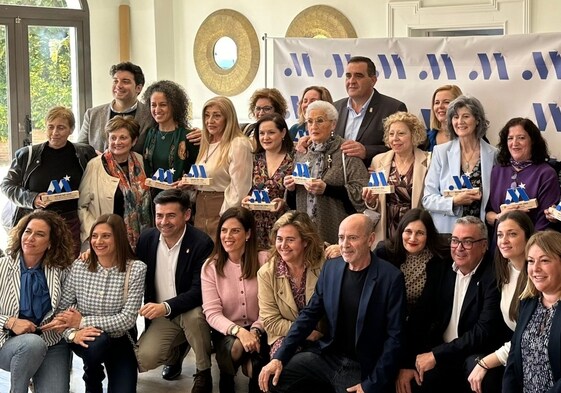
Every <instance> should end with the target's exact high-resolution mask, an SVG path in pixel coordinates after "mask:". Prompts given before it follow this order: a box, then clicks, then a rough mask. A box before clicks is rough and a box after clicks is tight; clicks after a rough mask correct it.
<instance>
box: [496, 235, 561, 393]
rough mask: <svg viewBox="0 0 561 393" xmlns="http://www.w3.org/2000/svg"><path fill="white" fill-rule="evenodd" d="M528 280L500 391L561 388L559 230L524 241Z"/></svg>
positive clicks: (560, 389) (555, 389) (560, 250)
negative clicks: (526, 242) (525, 242)
mask: <svg viewBox="0 0 561 393" xmlns="http://www.w3.org/2000/svg"><path fill="white" fill-rule="evenodd" d="M526 259H527V261H528V281H527V284H526V288H525V289H524V291H523V292H522V295H521V299H522V302H521V305H520V315H519V317H518V322H517V324H516V330H515V331H514V335H513V337H512V344H511V349H510V353H509V355H508V361H507V364H506V369H505V374H504V378H503V392H505V393H506V392H508V393H516V392H521V393H522V392H524V393H526V392H536V393H537V392H551V393H553V392H561V311H559V312H558V311H557V309H558V305H559V300H560V299H561V233H559V232H554V231H545V232H537V233H535V234H534V235H533V236H532V237H531V238H530V240H528V244H527V245H526Z"/></svg>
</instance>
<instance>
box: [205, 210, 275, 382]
mask: <svg viewBox="0 0 561 393" xmlns="http://www.w3.org/2000/svg"><path fill="white" fill-rule="evenodd" d="M255 233H256V232H255V220H254V218H253V214H251V212H250V211H249V210H247V209H246V208H243V207H232V208H230V209H228V210H226V211H225V212H224V214H222V216H221V217H220V221H219V222H218V230H217V232H216V239H215V242H214V250H213V252H212V254H211V256H210V258H209V259H208V260H207V261H206V262H205V264H204V265H203V269H202V272H201V287H202V292H203V312H204V314H205V316H206V319H207V321H208V324H209V325H210V326H211V327H212V329H213V330H214V332H213V337H212V339H213V341H214V347H215V349H216V362H217V363H218V368H219V369H220V385H219V387H220V393H227V392H234V391H235V390H234V375H235V374H236V371H237V369H238V367H239V366H240V365H241V366H242V370H243V372H244V373H245V374H246V375H247V376H248V377H249V378H250V380H249V393H257V392H260V390H259V387H258V385H257V377H258V375H259V372H260V371H261V367H262V366H263V365H264V364H265V362H266V361H267V360H268V352H269V349H268V346H267V338H266V335H265V334H264V332H263V324H262V323H261V320H260V319H259V306H258V301H257V271H258V270H259V267H260V265H262V264H263V263H264V262H265V260H266V259H267V253H266V252H260V253H258V252H257V239H256V236H255Z"/></svg>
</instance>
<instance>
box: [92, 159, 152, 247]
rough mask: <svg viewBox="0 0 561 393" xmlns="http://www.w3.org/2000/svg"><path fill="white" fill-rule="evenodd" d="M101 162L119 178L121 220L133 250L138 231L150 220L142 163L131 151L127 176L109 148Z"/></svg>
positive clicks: (149, 204)
mask: <svg viewBox="0 0 561 393" xmlns="http://www.w3.org/2000/svg"><path fill="white" fill-rule="evenodd" d="M102 162H103V166H104V167H105V170H106V171H107V173H108V174H109V175H110V176H113V177H116V178H118V179H119V189H120V190H121V192H122V193H123V198H124V200H125V213H124V216H123V220H124V221H125V227H126V228H127V237H128V240H129V243H130V245H131V247H132V249H133V250H134V249H135V248H136V242H137V241H138V237H139V236H140V232H142V230H143V229H144V228H147V227H148V226H150V222H151V221H152V217H151V214H152V210H151V208H152V207H151V198H150V188H149V187H148V186H146V185H145V184H144V181H145V180H146V174H145V173H144V170H143V169H142V164H141V163H140V161H139V160H138V159H137V157H136V155H135V154H134V153H132V152H131V153H129V158H128V177H127V174H126V173H125V172H124V171H123V168H121V166H120V165H119V163H118V162H117V160H115V158H114V157H113V154H112V153H111V152H110V151H109V150H106V151H105V153H103V159H102Z"/></svg>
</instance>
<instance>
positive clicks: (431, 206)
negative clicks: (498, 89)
mask: <svg viewBox="0 0 561 393" xmlns="http://www.w3.org/2000/svg"><path fill="white" fill-rule="evenodd" d="M446 117H447V119H448V129H449V132H450V136H451V138H452V140H451V141H450V142H447V143H444V144H442V145H437V146H435V147H434V150H433V153H432V158H431V164H430V167H429V171H428V174H427V177H426V179H425V191H424V195H423V206H424V207H425V209H427V210H428V211H429V212H430V214H431V216H432V218H433V220H434V224H435V225H436V229H438V231H439V232H440V233H452V228H453V227H454V223H455V222H456V219H457V218H459V217H464V216H468V215H472V216H476V217H479V218H481V220H483V221H485V206H486V205H487V201H488V200H489V191H490V187H491V182H490V179H491V170H492V169H493V165H495V164H496V155H497V149H496V148H494V147H493V146H491V145H490V144H488V143H487V142H485V141H484V140H483V137H484V136H485V133H486V132H487V129H488V127H489V121H488V120H487V118H486V117H485V111H484V110H483V106H482V105H481V102H479V100H478V99H477V98H475V97H468V96H460V97H458V98H456V99H455V100H454V101H452V102H451V103H450V106H449V107H448V112H447V114H446ZM454 176H457V178H456V180H457V181H459V182H460V184H461V185H462V186H463V187H465V185H466V181H465V178H467V179H469V182H470V183H471V185H472V187H473V188H478V190H476V189H474V190H466V191H464V192H461V193H457V194H455V195H453V196H444V195H443V192H444V191H446V190H449V189H450V187H452V188H453V189H457V184H456V182H455V181H454ZM463 176H465V177H463Z"/></svg>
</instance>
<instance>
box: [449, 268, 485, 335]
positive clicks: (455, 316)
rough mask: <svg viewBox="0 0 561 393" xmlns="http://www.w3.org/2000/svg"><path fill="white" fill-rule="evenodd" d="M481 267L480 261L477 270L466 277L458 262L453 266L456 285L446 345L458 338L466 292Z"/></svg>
mask: <svg viewBox="0 0 561 393" xmlns="http://www.w3.org/2000/svg"><path fill="white" fill-rule="evenodd" d="M479 265H481V261H479V263H478V264H477V266H476V267H475V269H473V270H472V271H471V272H469V273H468V274H465V275H464V273H462V272H461V270H460V269H459V268H458V265H456V262H454V263H453V264H452V270H454V271H455V272H456V284H455V285H454V301H453V304H452V315H451V316H450V322H449V323H448V327H447V328H446V330H445V331H444V334H443V336H442V338H443V339H444V342H446V343H449V342H450V341H452V340H455V339H457V338H458V324H459V322H460V313H461V312H462V305H463V304H464V298H465V297H466V292H467V289H468V287H469V283H470V282H471V277H472V276H473V275H474V274H475V272H476V271H477V268H478V267H479Z"/></svg>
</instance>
